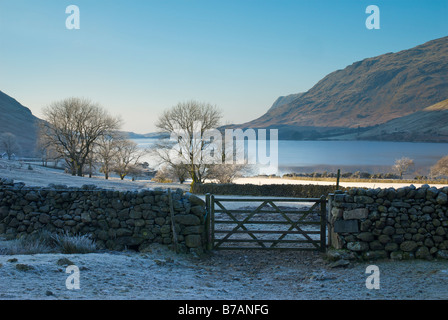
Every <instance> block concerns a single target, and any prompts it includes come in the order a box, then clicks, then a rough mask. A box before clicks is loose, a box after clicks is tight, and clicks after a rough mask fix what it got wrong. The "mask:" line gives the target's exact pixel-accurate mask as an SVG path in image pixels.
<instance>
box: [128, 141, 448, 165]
mask: <svg viewBox="0 0 448 320" xmlns="http://www.w3.org/2000/svg"><path fill="white" fill-rule="evenodd" d="M134 141H135V142H136V143H138V144H139V145H140V146H141V147H149V146H151V145H153V144H154V143H155V141H156V140H155V139H135V140H134ZM278 153H279V167H280V168H288V167H316V166H334V167H337V166H341V167H360V168H362V167H385V166H392V165H393V164H394V162H395V160H396V159H399V158H402V157H408V158H411V159H414V162H415V166H416V167H426V168H429V167H431V166H433V165H434V164H435V163H436V162H437V161H438V160H439V159H440V158H442V157H443V156H446V155H448V143H420V142H419V143H414V142H384V141H292V140H279V142H278Z"/></svg>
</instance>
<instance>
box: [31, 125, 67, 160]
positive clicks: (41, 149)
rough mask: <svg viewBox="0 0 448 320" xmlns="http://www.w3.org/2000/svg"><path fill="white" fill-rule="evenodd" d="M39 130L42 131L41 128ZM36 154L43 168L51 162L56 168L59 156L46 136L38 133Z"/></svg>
mask: <svg viewBox="0 0 448 320" xmlns="http://www.w3.org/2000/svg"><path fill="white" fill-rule="evenodd" d="M39 130H43V129H42V127H40V128H39ZM36 153H37V155H39V156H40V158H41V161H42V165H43V166H44V167H46V166H48V161H53V166H54V167H55V168H56V167H57V165H58V161H59V160H60V159H61V155H60V154H58V152H57V151H56V148H55V147H54V145H53V144H52V143H51V141H50V140H49V139H48V137H47V135H44V134H40V133H39V135H38V139H37V144H36Z"/></svg>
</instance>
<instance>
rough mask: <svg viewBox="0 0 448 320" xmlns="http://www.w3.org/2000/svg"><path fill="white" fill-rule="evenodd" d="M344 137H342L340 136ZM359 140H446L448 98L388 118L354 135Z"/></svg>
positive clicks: (447, 133)
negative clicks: (402, 114)
mask: <svg viewBox="0 0 448 320" xmlns="http://www.w3.org/2000/svg"><path fill="white" fill-rule="evenodd" d="M340 138H344V137H340ZM345 138H356V139H360V140H387V141H414V142H417V141H421V142H423V141H428V142H429V141H431V142H448V99H447V100H444V101H441V102H439V103H436V104H434V105H432V106H429V107H427V108H425V109H423V110H422V111H417V112H415V113H413V114H410V115H407V116H404V117H400V118H396V119H393V120H390V121H388V122H386V123H383V124H380V125H378V126H375V127H373V128H371V129H369V130H367V131H364V132H361V133H359V134H356V136H352V137H349V136H348V137H345Z"/></svg>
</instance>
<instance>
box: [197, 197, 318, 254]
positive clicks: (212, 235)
mask: <svg viewBox="0 0 448 320" xmlns="http://www.w3.org/2000/svg"><path fill="white" fill-rule="evenodd" d="M223 202H232V203H235V202H261V204H260V205H259V206H258V207H257V208H256V209H255V210H244V209H237V210H229V209H227V208H226V207H225V206H224V205H223ZM279 202H280V203H281V202H294V203H303V202H306V203H310V202H311V203H313V202H314V204H313V205H312V206H311V208H309V209H308V210H281V209H280V208H279V207H278V206H277V205H276V204H275V203H279ZM326 203H327V201H326V197H325V196H322V197H321V198H261V199H260V198H226V197H215V196H214V195H211V194H207V195H206V207H207V219H206V232H207V241H208V245H207V248H208V249H209V250H212V249H215V250H247V249H263V250H273V249H275V250H278V249H282V250H319V251H323V252H325V250H326V224H327V213H326V211H327V210H326ZM268 205H269V206H270V208H269V207H267V206H268ZM319 206H320V210H319V211H318V213H319V215H320V221H316V222H314V221H304V219H305V218H306V217H309V215H310V214H311V213H316V211H315V209H316V208H317V207H319ZM263 208H268V210H262V209H263ZM217 213H218V214H220V216H219V217H218V219H217V218H216V214H217ZM241 214H247V216H246V217H245V218H244V219H242V220H239V219H238V218H237V217H236V215H241ZM257 214H258V215H260V214H263V215H269V214H278V215H279V216H280V217H281V218H282V220H274V221H273V220H266V219H264V220H251V219H252V218H254V216H255V215H257ZM288 215H296V216H299V219H298V220H296V221H293V220H291V218H290V217H289V216H288ZM224 218H230V219H228V220H226V219H224ZM216 225H236V226H234V227H233V228H229V229H218V230H217V229H216V228H215V226H216ZM247 225H270V226H271V228H272V226H273V225H289V228H288V229H287V230H285V229H282V230H249V229H248V228H247ZM306 225H319V226H320V230H318V231H316V230H303V228H302V227H301V226H306ZM217 234H220V235H221V234H222V235H224V236H223V237H222V238H217V237H216V235H217ZM237 234H240V235H241V234H242V235H248V236H249V237H250V239H247V238H246V239H230V237H231V236H232V235H237ZM266 234H268V235H275V234H278V235H279V237H278V238H277V239H263V238H260V236H259V237H257V235H266ZM288 235H301V236H303V238H305V239H295V240H290V239H284V238H285V237H286V236H288ZM310 235H320V237H319V239H313V238H312V237H311V236H310ZM229 243H248V244H249V243H250V244H255V245H254V246H237V245H225V244H229ZM268 243H271V244H270V245H268ZM281 244H292V246H289V247H285V246H280V245H281ZM303 244H311V245H312V247H309V246H304V245H303Z"/></svg>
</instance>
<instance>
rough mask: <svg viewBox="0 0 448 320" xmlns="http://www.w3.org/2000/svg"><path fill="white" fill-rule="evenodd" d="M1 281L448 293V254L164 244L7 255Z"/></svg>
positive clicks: (55, 290)
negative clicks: (410, 256) (334, 261)
mask: <svg viewBox="0 0 448 320" xmlns="http://www.w3.org/2000/svg"><path fill="white" fill-rule="evenodd" d="M0 177H6V178H12V179H14V180H15V181H16V182H25V183H26V184H27V185H30V186H46V185H48V184H49V183H54V184H65V185H69V186H82V185H84V184H95V185H97V186H99V187H103V188H111V189H117V190H129V189H138V188H152V187H160V186H163V187H171V188H177V187H181V188H183V189H184V190H188V185H178V184H172V185H165V184H156V183H152V182H149V181H134V182H132V181H129V180H127V181H119V180H116V179H111V180H109V181H106V180H104V179H103V178H101V177H98V178H92V179H88V178H81V177H72V176H69V175H66V174H64V173H63V172H61V171H57V170H51V169H47V168H41V167H37V166H33V170H28V167H27V166H26V165H20V164H17V163H13V164H11V163H9V162H0ZM308 183H311V182H309V181H308ZM1 245H2V243H1V241H0V246H1ZM63 258H65V259H67V260H61V259H63ZM68 264H73V265H76V266H77V267H78V268H79V270H80V289H79V290H69V289H68V288H67V287H66V280H67V277H69V274H67V273H66V267H67V265H68ZM371 264H375V265H377V266H378V267H379V270H380V289H379V290H375V289H367V288H366V279H367V277H368V276H369V274H366V267H367V266H368V265H371ZM0 279H1V281H0V299H3V300H5V299H18V300H19V299H20V300H21V299H33V300H35V299H61V300H65V299H80V300H81V299H95V300H96V299H98V300H107V299H123V300H130V299H151V300H154V299H157V300H177V299H187V300H209V299H218V300H228V299H229V300H234V299H241V300H252V299H257V300H258V299H266V300H279V299H281V300H289V299H291V300H307V299H312V300H328V299H335V300H339V299H340V300H344V299H363V300H364V299H400V300H401V299H419V300H424V299H431V300H433V299H448V262H447V261H444V260H439V261H438V260H433V261H422V260H415V261H372V262H352V263H350V265H348V266H346V267H336V268H333V267H332V265H331V263H330V262H329V261H327V260H326V259H325V256H324V255H322V254H321V253H318V252H278V251H269V252H265V251H214V252H211V253H209V254H206V255H203V256H194V255H185V254H175V253H174V252H172V251H170V250H168V249H167V248H166V247H164V246H160V245H156V244H154V245H153V246H152V247H151V248H150V249H149V250H148V251H147V252H132V251H129V252H111V251H100V252H97V253H89V254H74V255H63V254H35V255H0Z"/></svg>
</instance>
